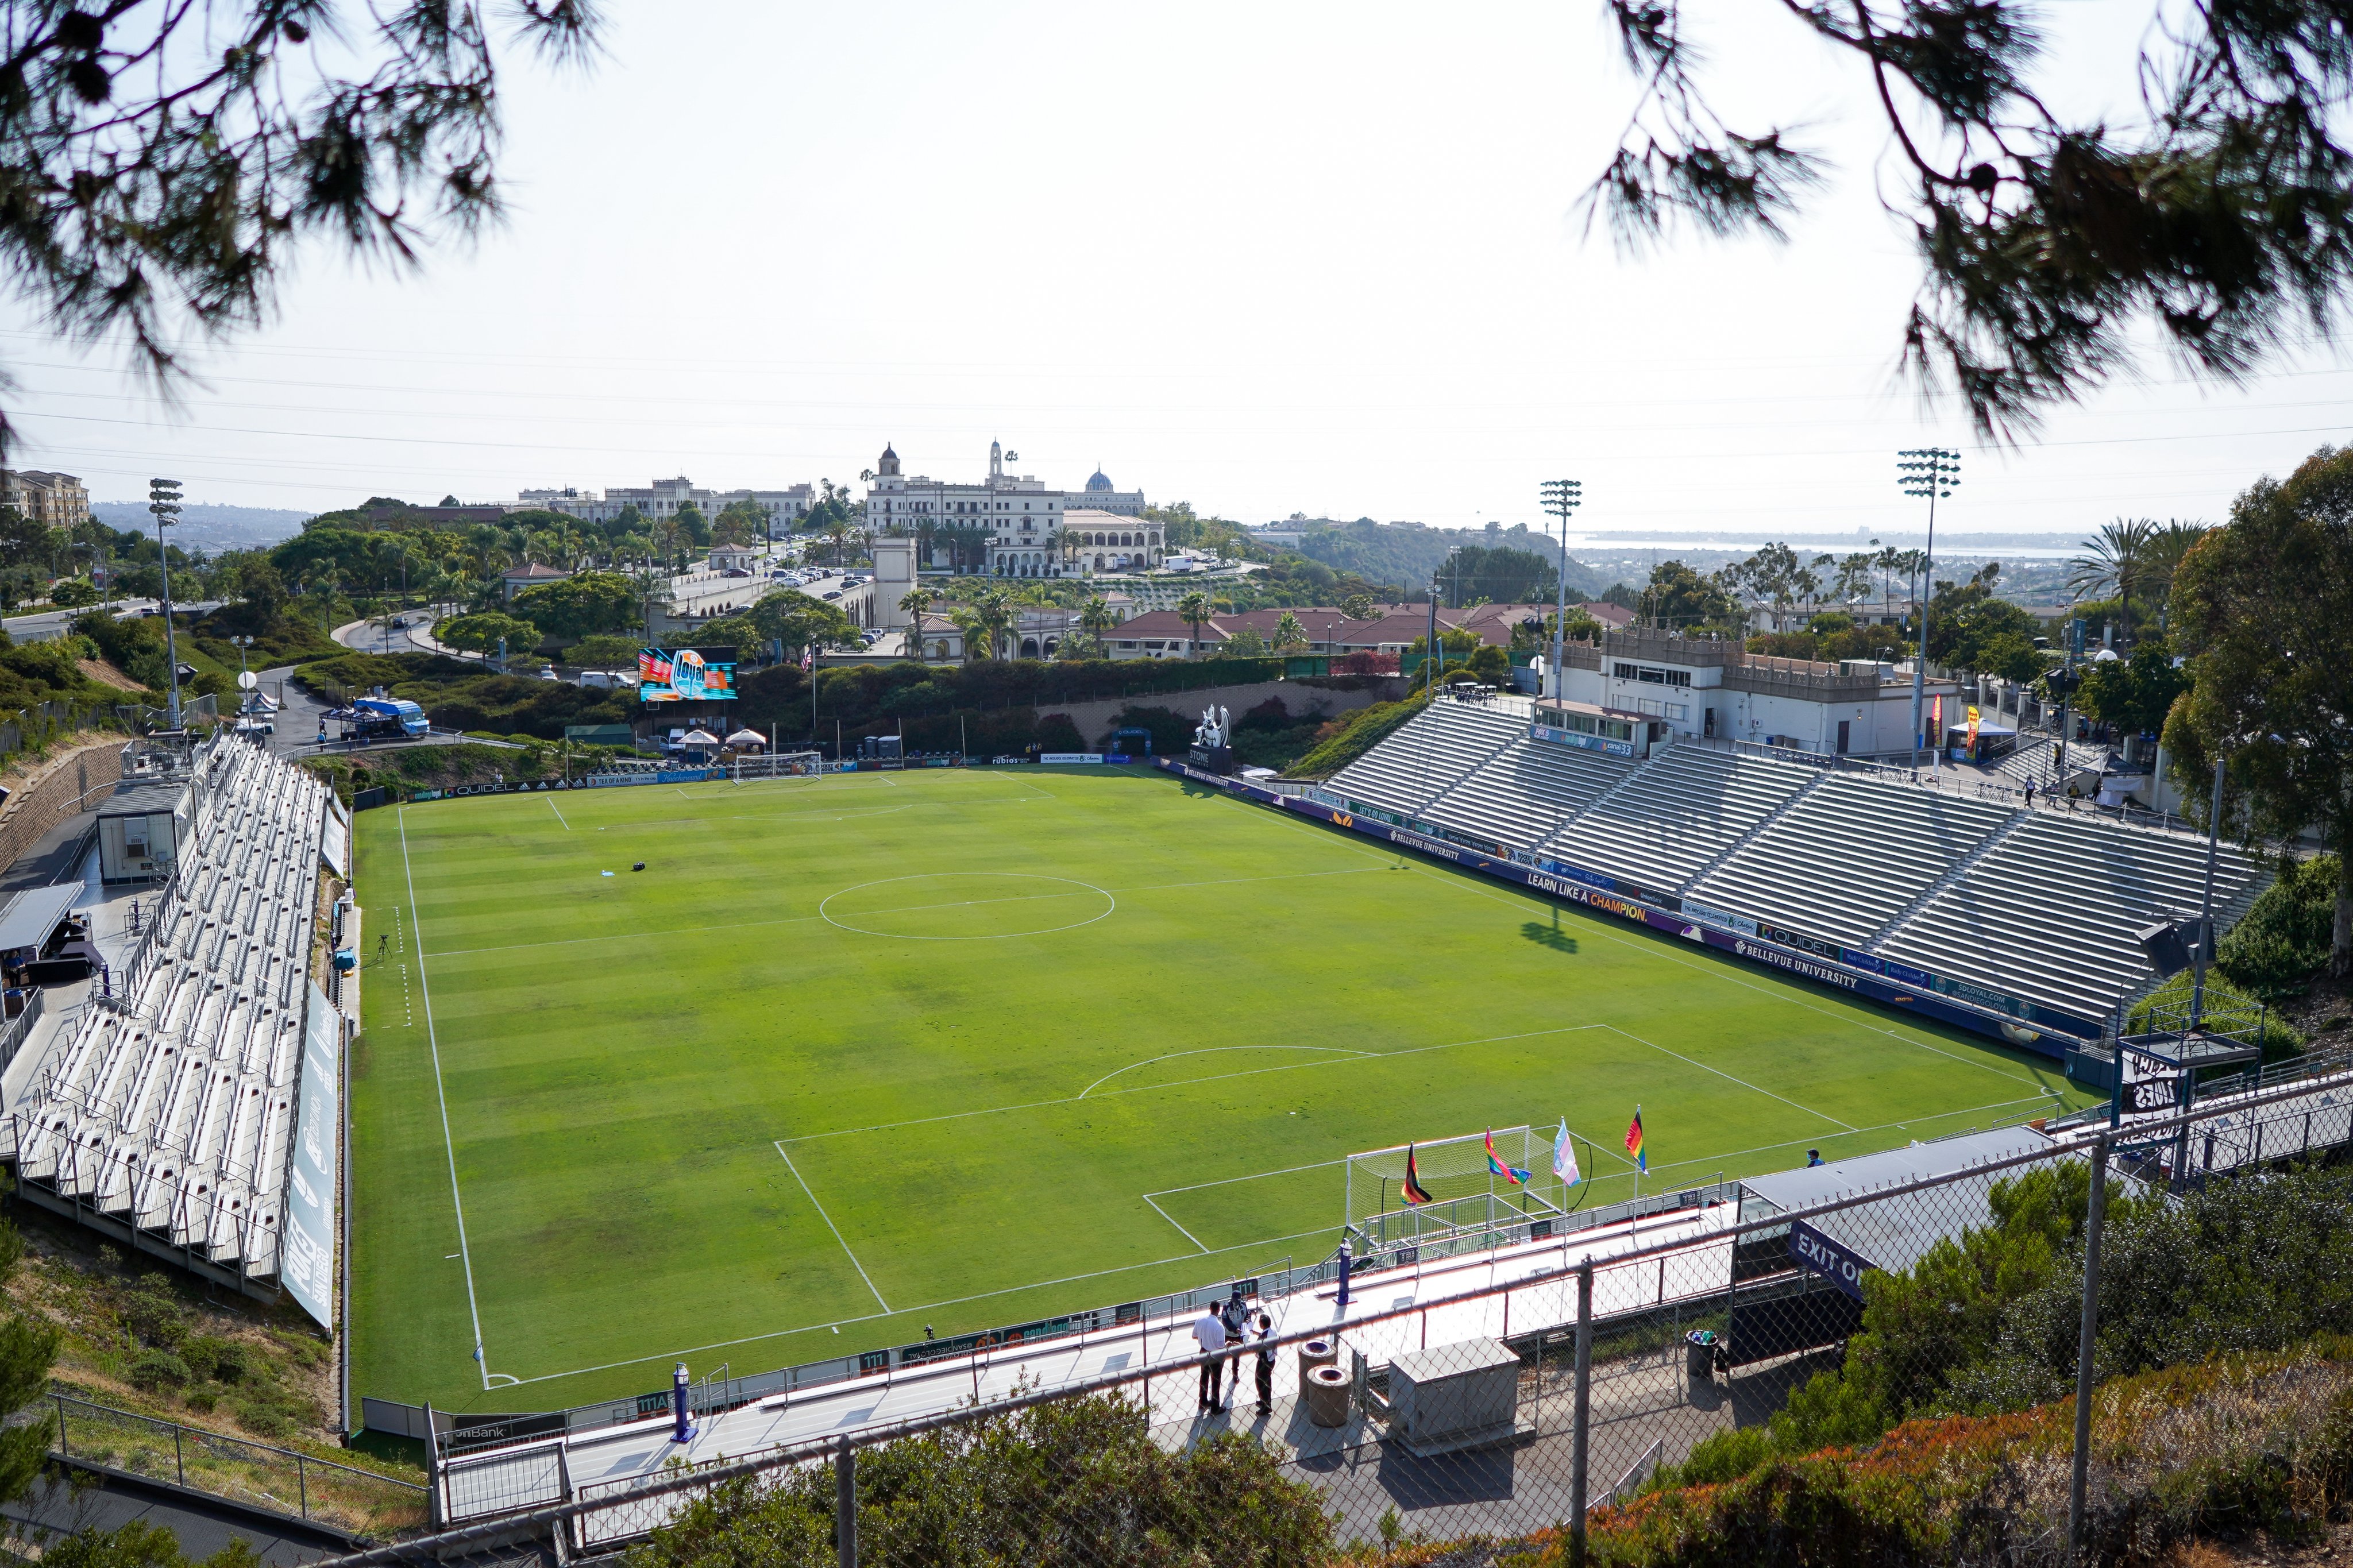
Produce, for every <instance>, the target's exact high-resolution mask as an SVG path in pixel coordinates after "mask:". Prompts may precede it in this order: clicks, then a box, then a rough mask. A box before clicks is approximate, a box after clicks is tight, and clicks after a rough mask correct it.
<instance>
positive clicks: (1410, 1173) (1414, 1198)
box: [1405, 1143, 1430, 1208]
mask: <svg viewBox="0 0 2353 1568" xmlns="http://www.w3.org/2000/svg"><path fill="white" fill-rule="evenodd" d="M1405 1201H1406V1206H1407V1207H1408V1208H1417V1207H1419V1206H1420V1205H1423V1204H1426V1203H1428V1202H1430V1193H1429V1191H1428V1189H1426V1188H1425V1187H1423V1186H1422V1184H1421V1173H1420V1172H1419V1171H1417V1170H1415V1169H1414V1163H1413V1145H1412V1144H1410V1143H1409V1144H1407V1145H1406V1146H1405Z"/></svg>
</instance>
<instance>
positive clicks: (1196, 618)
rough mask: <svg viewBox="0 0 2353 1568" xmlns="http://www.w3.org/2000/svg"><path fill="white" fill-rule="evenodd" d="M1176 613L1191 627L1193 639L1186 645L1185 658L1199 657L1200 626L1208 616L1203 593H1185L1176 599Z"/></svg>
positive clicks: (1206, 603) (1207, 607)
mask: <svg viewBox="0 0 2353 1568" xmlns="http://www.w3.org/2000/svg"><path fill="white" fill-rule="evenodd" d="M1176 613H1177V614H1178V615H1180V616H1184V617H1185V619H1186V621H1187V623H1188V624H1190V625H1191V626H1192V628H1193V640H1192V642H1191V643H1190V644H1189V645H1187V647H1188V648H1189V651H1188V652H1187V655H1186V657H1187V658H1200V657H1201V626H1202V624H1203V623H1204V622H1206V621H1207V620H1208V618H1209V600H1208V595H1205V594H1187V595H1185V596H1184V597H1183V598H1181V599H1179V600H1177V601H1176Z"/></svg>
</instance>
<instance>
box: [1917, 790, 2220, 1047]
mask: <svg viewBox="0 0 2353 1568" xmlns="http://www.w3.org/2000/svg"><path fill="white" fill-rule="evenodd" d="M2205 868H2206V846H2205V845H2204V844H2203V843H2201V842H2200V841H2199V840H2198V839H2196V838H2193V837H2188V836H2186V835H2175V834H2169V833H2156V832H2151V831H2149V830H2147V829H2146V828H2134V827H2125V826H2118V825H2116V824H2115V823H2109V822H2102V821H2099V820H2097V819H2095V818H2088V817H2074V816H2061V815H2051V814H2042V815H2038V816H2035V817H2034V818H2033V819H2032V820H2031V821H2029V822H2028V823H2026V824H2025V825H2024V826H2021V827H2020V828H2019V829H2018V831H2017V832H2015V833H2012V834H2011V835H2010V837H2007V838H2005V839H2003V840H2002V841H2001V842H2000V844H1998V845H1996V846H1995V847H1994V848H1993V851H1992V852H1991V853H1990V854H1989V855H1988V856H1986V858H1984V859H1983V860H1980V861H1978V864H1977V865H1975V866H1973V867H1971V868H1970V870H1969V875H1968V876H1967V877H1966V878H1963V879H1961V880H1959V881H1957V882H1956V883H1954V884H1953V885H1952V886H1951V887H1949V888H1947V889H1944V890H1943V891H1942V892H1940V893H1938V894H1937V895H1936V897H1935V898H1934V899H1932V900H1929V901H1928V903H1927V904H1926V907H1924V908H1923V909H1921V910H1919V912H1918V913H1916V914H1915V915H1914V916H1912V918H1911V919H1909V920H1907V921H1905V922H1904V923H1903V924H1902V925H1900V926H1898V927H1897V928H1896V929H1895V930H1894V931H1892V932H1890V933H1889V934H1888V936H1887V938H1886V939H1885V940H1884V941H1883V942H1881V943H1880V944H1879V950H1878V951H1879V952H1881V953H1883V954H1884V955H1885V956H1887V957H1890V958H1897V959H1901V960H1903V961H1904V962H1905V963H1912V964H1916V965H1918V966H1919V967H1920V968H1922V969H1930V970H1934V971H1936V973H1940V974H1950V975H1954V976H1956V977H1957V978H1959V979H1963V980H1969V981H1974V982H1976V983H1977V984H1980V985H1985V986H1989V987H1991V988H1992V989H1994V990H1997V991H2003V992H2007V993H2009V994H2012V995H2016V996H2023V997H2026V998H2027V999H2029V1000H2031V1001H2048V1002H2049V1003H2051V1004H2052V1005H2055V1006H2058V1007H2062V1008H2064V1009H2065V1010H2067V1011H2068V1012H2071V1013H2076V1014H2079V1015H2082V1016H2084V1017H2087V1018H2094V1019H2098V1018H2105V1016H2108V1015H2109V1014H2110V1013H2111V1012H2113V1011H2114V1010H2115V1008H2116V1005H2118V1004H2119V1003H2121V1002H2122V1001H2124V999H2125V998H2126V997H2127V996H2129V995H2131V994H2133V992H2135V991H2137V990H2138V989H2139V988H2140V987H2141V986H2142V985H2143V984H2146V983H2147V981H2148V980H2149V979H2150V978H2151V977H2152V976H2151V972H2150V969H2149V965H2148V961H2147V957H2146V956H2144V954H2143V953H2142V952H2141V948H2140V944H2139V943H2138V942H2136V941H2135V940H2134V938H2133V932H2134V931H2137V930H2139V929H2141V928H2142V927H2145V926H2147V925H2150V924H2153V923H2154V922H2155V921H2158V920H2160V919H2164V918H2168V917H2171V918H2175V919H2179V918H2181V917H2183V916H2195V915H2196V914H2197V912H2198V909H2199V904H2200V900H2201V898H2202V897H2203V893H2204V879H2205ZM2265 880H2266V876H2265V873H2264V871H2263V868H2262V867H2261V866H2260V865H2258V864H2256V863H2254V862H2253V861H2250V860H2249V859H2247V858H2245V857H2243V856H2242V855H2240V854H2239V853H2238V852H2237V851H2236V850H2234V849H2232V848H2231V847H2228V846H2225V847H2223V848H2222V850H2221V854H2220V856H2219V857H2218V858H2217V861H2216V866H2215V874H2214V907H2215V914H2216V923H2217V925H2218V926H2221V927H2227V926H2228V925H2229V924H2230V921H2232V920H2233V919H2235V918H2236V917H2237V916H2238V914H2240V913H2241V912H2242V911H2243V910H2244V909H2245V907H2246V905H2247V904H2248V903H2249V902H2251V901H2252V900H2253V898H2254V896H2255V894H2256V893H2258V892H2260V891H2261V890H2262V889H2263V884H2264V882H2265Z"/></svg>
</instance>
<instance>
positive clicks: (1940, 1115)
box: [1593, 1094, 2052, 1176]
mask: <svg viewBox="0 0 2353 1568" xmlns="http://www.w3.org/2000/svg"><path fill="white" fill-rule="evenodd" d="M2051 1098H2052V1097H2051V1096H2049V1095H2047V1094H2031V1095H2028V1096H2027V1097H2026V1098H2025V1099H2023V1100H1995V1101H1994V1102H1993V1103H1992V1104H1991V1105H1969V1106H1964V1107H1962V1108H1961V1109H1960V1110H1931V1111H1928V1112H1926V1113H1925V1114H1923V1115H1919V1116H1915V1117H1911V1118H1908V1119H1907V1120H1905V1121H1882V1122H1879V1123H1878V1124H1876V1125H1874V1126H1871V1127H1858V1128H1856V1129H1855V1130H1854V1135H1856V1136H1861V1135H1862V1134H1865V1133H1871V1132H1900V1131H1905V1129H1907V1128H1912V1127H1916V1126H1919V1125H1920V1124H1921V1123H1923V1122H1929V1121H1947V1120H1949V1119H1950V1118H1952V1117H1956V1116H1975V1115H1978V1114H1979V1113H1980V1112H1983V1111H1988V1110H2011V1109H2013V1108H2015V1107H2017V1106H2021V1105H2048V1104H2049V1103H2050V1102H2051ZM1806 1142H1807V1140H1805V1139H1803V1138H1792V1139H1789V1140H1788V1141H1787V1142H1781V1143H1760V1144H1758V1145H1757V1147H1756V1148H1754V1149H1735V1150H1733V1151H1732V1152H1730V1153H1726V1154H1702V1155H1699V1156H1698V1157H1697V1158H1694V1159H1690V1160H1670V1161H1668V1162H1667V1163H1664V1164H1661V1165H1653V1166H1651V1174H1652V1175H1654V1176H1655V1175H1657V1174H1658V1173H1660V1172H1662V1171H1680V1170H1683V1168H1684V1167H1686V1166H1691V1165H1698V1166H1703V1167H1704V1166H1708V1165H1720V1164H1722V1163H1724V1162H1725V1161H1728V1160H1740V1159H1746V1157H1747V1156H1749V1155H1751V1154H1769V1153H1771V1152H1773V1151H1774V1150H1776V1149H1799V1148H1803V1147H1804V1146H1805V1144H1806ZM1593 1146H1594V1148H1596V1149H1598V1150H1599V1151H1600V1152H1602V1153H1604V1154H1607V1155H1609V1157H1610V1158H1611V1159H1613V1160H1615V1161H1617V1162H1618V1163H1620V1164H1621V1165H1623V1166H1625V1167H1626V1168H1627V1169H1628V1170H1632V1169H1633V1168H1634V1162H1633V1161H1631V1160H1629V1159H1628V1158H1626V1156H1625V1155H1623V1154H1620V1153H1619V1152H1617V1151H1616V1150H1615V1149H1608V1148H1603V1147H1602V1145H1600V1144H1599V1143H1596V1144H1595V1145H1593ZM1866 1152H1873V1153H1876V1152H1878V1151H1876V1150H1871V1151H1866Z"/></svg>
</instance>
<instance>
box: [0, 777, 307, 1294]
mask: <svg viewBox="0 0 2353 1568" xmlns="http://www.w3.org/2000/svg"><path fill="white" fill-rule="evenodd" d="M196 773H197V791H196V801H197V805H196V823H195V830H194V832H193V834H192V835H191V842H190V843H189V844H188V845H187V846H186V847H184V849H183V851H182V854H181V856H180V858H179V862H178V866H177V869H176V872H175V874H174V878H173V880H172V882H171V884H170V886H169V887H168V889H166V890H165V892H164V895H163V896H162V900H161V902H160V905H159V906H158V908H157V909H156V910H155V911H154V912H153V914H152V915H151V916H150V919H151V921H152V922H153V923H152V924H151V925H150V926H149V928H148V933H147V935H146V936H145V937H144V938H143V939H142V945H141V947H140V948H139V949H138V951H137V952H136V954H135V955H134V956H133V958H132V960H131V962H130V963H128V964H127V965H126V967H125V969H124V972H123V973H122V974H121V975H120V976H118V977H116V978H117V984H116V985H115V989H114V994H113V995H112V996H111V997H109V998H93V1000H92V1001H91V1002H90V1005H87V1006H86V1007H85V1008H84V1009H83V1011H82V1013H81V1015H80V1016H79V1018H77V1019H75V1020H73V1021H72V1022H71V1023H70V1024H69V1025H68V1026H66V1027H65V1028H63V1029H61V1030H60V1031H59V1034H58V1038H57V1040H56V1042H55V1044H54V1045H53V1046H52V1047H51V1049H50V1052H49V1054H48V1056H47V1059H46V1060H45V1061H44V1062H43V1063H42V1064H41V1066H40V1067H39V1068H38V1069H37V1073H36V1074H35V1076H34V1078H33V1079H32V1082H31V1085H30V1087H29V1088H28V1089H27V1090H26V1092H25V1093H24V1094H23V1095H22V1096H20V1098H19V1100H18V1101H17V1104H16V1114H15V1115H14V1116H13V1117H12V1118H11V1119H10V1126H11V1130H12V1131H13V1135H14V1137H15V1139H16V1147H15V1149H14V1151H13V1153H14V1156H15V1163H16V1170H17V1174H18V1177H19V1179H20V1180H22V1181H26V1182H29V1183H35V1184H40V1185H43V1186H46V1187H48V1188H50V1189H51V1190H53V1191H54V1192H55V1193H57V1194H58V1195H60V1196H63V1197H67V1198H70V1199H73V1200H76V1201H77V1202H79V1203H80V1204H82V1205H88V1206H89V1207H90V1208H92V1209H95V1210H97V1211H98V1212H100V1213H101V1214H106V1215H112V1216H114V1217H115V1218H117V1219H121V1220H123V1221H126V1222H128V1223H130V1224H132V1225H133V1226H137V1227H139V1228H141V1229H142V1230H145V1231H148V1232H150V1233H151V1234H152V1235H153V1236H154V1237H156V1238H157V1239H158V1240H161V1241H164V1242H165V1243H167V1244H168V1245H169V1246H171V1247H174V1248H180V1249H183V1250H185V1252H186V1253H187V1254H188V1255H190V1256H191V1257H192V1258H200V1259H203V1260H205V1261H206V1262H208V1263H211V1264H213V1265H215V1266H216V1267H218V1268H224V1269H229V1270H234V1271H237V1272H239V1273H241V1274H243V1275H245V1276H247V1277H248V1278H255V1279H259V1278H264V1277H268V1276H270V1275H273V1274H275V1273H276V1272H277V1268H278V1252H279V1237H278V1226H279V1205H280V1192H281V1189H282V1187H283V1185H284V1182H285V1173H286V1162H287V1157H288V1147H289V1143H290V1139H291V1136H292V1131H293V1119H294V1104H295V1100H296V1081H297V1078H298V1075H299V1072H300V1068H301V1058H302V1024H303V999H304V984H303V980H304V975H305V973H306V970H307V965H308V961H309V955H310V952H311V928H312V921H313V919H314V913H315V910H316V905H317V899H318V882H319V874H320V873H319V850H320V840H321V835H322V830H323V823H324V820H325V811H326V798H327V797H326V791H325V787H324V786H323V785H322V784H321V783H319V782H318V781H317V780H316V779H314V778H312V777H311V775H310V774H309V773H306V772H305V771H304V770H302V769H300V768H296V767H294V766H291V765H290V764H289V763H283V762H280V760H278V759H277V758H275V757H273V756H271V755H270V754H269V752H265V751H262V750H260V749H259V748H257V747H253V746H250V745H247V744H244V743H241V742H223V743H220V744H218V745H216V747H215V748H214V749H213V750H212V751H211V752H208V753H206V754H205V755H204V756H203V758H202V760H201V761H200V763H198V766H197V770H196Z"/></svg>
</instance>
